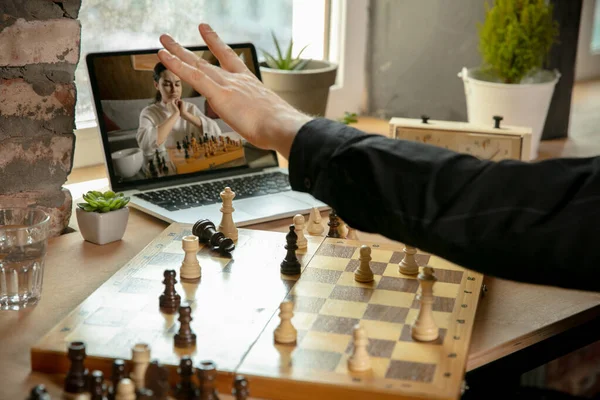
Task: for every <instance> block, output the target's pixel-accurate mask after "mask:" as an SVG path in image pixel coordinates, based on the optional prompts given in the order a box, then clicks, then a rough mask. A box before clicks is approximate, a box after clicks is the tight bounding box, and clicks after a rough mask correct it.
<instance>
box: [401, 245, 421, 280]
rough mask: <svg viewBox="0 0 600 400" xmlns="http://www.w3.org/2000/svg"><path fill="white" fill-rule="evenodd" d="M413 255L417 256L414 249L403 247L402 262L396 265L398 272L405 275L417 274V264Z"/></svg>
mask: <svg viewBox="0 0 600 400" xmlns="http://www.w3.org/2000/svg"><path fill="white" fill-rule="evenodd" d="M415 254H417V249H416V248H414V247H412V246H408V245H404V258H402V261H400V264H399V265H398V272H401V273H403V274H405V275H416V274H418V273H419V264H417V260H416V259H415Z"/></svg>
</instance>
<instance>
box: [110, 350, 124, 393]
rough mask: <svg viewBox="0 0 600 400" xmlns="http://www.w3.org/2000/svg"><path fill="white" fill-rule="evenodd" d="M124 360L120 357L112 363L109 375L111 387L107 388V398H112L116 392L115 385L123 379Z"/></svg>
mask: <svg viewBox="0 0 600 400" xmlns="http://www.w3.org/2000/svg"><path fill="white" fill-rule="evenodd" d="M125 376H126V374H125V361H123V360H121V359H120V358H118V359H116V360H114V361H113V363H112V371H111V376H110V381H111V387H110V388H109V389H108V398H109V399H110V400H114V399H115V396H116V394H117V387H118V386H119V382H121V380H122V379H125Z"/></svg>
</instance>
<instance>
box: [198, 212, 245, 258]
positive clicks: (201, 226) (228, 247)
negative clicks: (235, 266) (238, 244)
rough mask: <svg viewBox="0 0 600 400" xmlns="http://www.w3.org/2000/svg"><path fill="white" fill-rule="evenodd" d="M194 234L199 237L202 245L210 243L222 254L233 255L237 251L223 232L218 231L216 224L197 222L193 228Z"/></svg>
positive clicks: (207, 221) (206, 220) (208, 221)
mask: <svg viewBox="0 0 600 400" xmlns="http://www.w3.org/2000/svg"><path fill="white" fill-rule="evenodd" d="M192 234H193V235H195V236H198V240H199V241H200V242H201V243H208V244H209V245H210V246H212V247H213V248H217V249H218V250H219V251H220V252H221V253H231V252H232V251H233V250H234V249H235V243H234V242H233V240H231V239H230V238H228V237H225V235H224V234H223V233H222V232H219V231H217V228H215V224H213V223H212V222H211V221H210V220H208V219H201V220H198V221H196V223H195V224H194V226H193V227H192Z"/></svg>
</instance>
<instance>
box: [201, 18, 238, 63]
mask: <svg viewBox="0 0 600 400" xmlns="http://www.w3.org/2000/svg"><path fill="white" fill-rule="evenodd" d="M198 30H199V31H200V35H202V39H204V42H205V43H206V45H207V46H208V48H209V49H210V51H211V52H212V53H213V54H214V56H215V57H217V60H219V63H220V64H221V67H222V68H224V69H225V70H227V71H229V72H239V73H245V72H247V70H248V68H246V64H244V62H243V61H242V60H241V59H240V58H239V57H238V55H237V54H236V53H235V51H233V49H232V48H231V47H229V46H228V45H227V44H225V43H224V42H223V41H222V40H221V38H220V37H219V35H217V33H216V32H215V31H213V30H212V28H211V27H210V26H209V25H208V24H200V26H199V27H198Z"/></svg>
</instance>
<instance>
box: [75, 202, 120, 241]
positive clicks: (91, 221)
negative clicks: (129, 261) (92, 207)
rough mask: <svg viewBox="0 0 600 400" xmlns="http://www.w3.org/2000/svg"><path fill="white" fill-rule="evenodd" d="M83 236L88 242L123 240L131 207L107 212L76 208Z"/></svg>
mask: <svg viewBox="0 0 600 400" xmlns="http://www.w3.org/2000/svg"><path fill="white" fill-rule="evenodd" d="M76 212H77V224H78V225H79V231H80V232H81V236H83V238H84V239H85V240H87V241H88V242H92V243H96V244H100V245H102V244H106V243H111V242H115V241H117V240H121V239H122V238H123V235H124V234H125V229H126V228H127V221H128V220H129V207H124V208H121V209H119V210H115V211H110V212H107V213H99V212H88V211H84V210H82V209H81V208H79V207H78V208H77V209H76Z"/></svg>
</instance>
